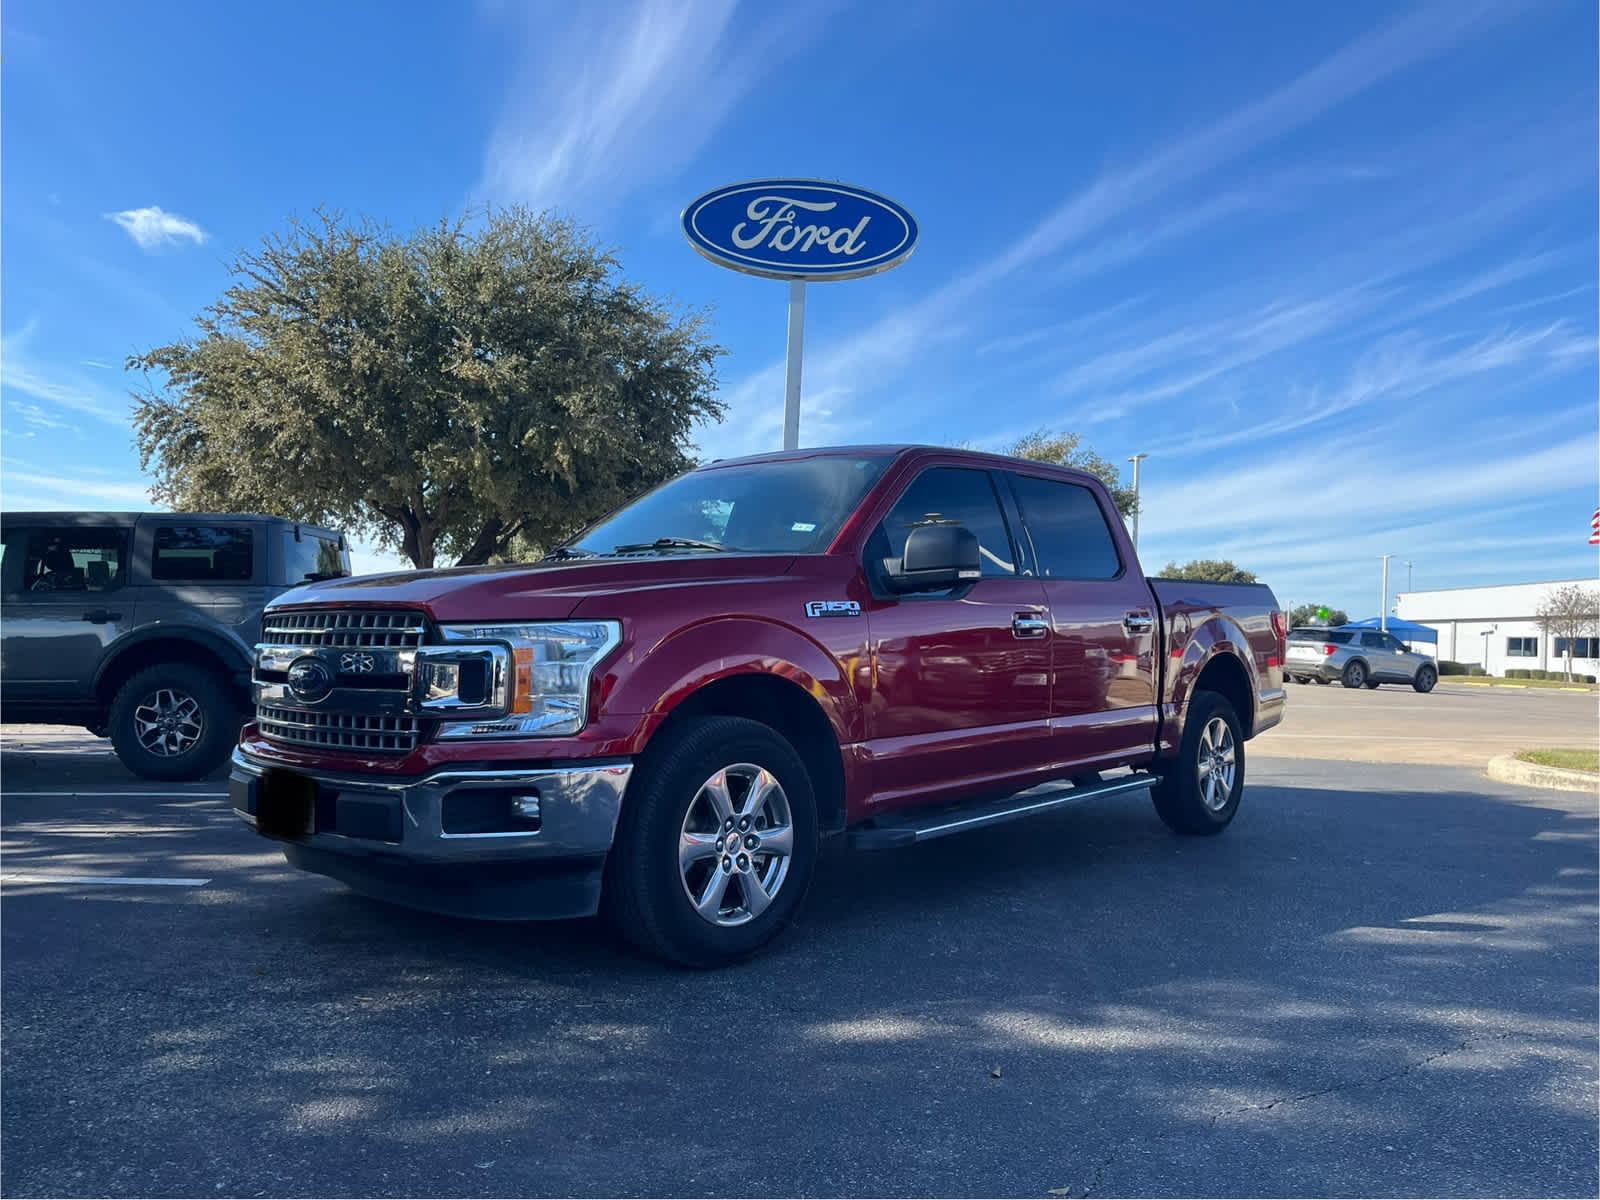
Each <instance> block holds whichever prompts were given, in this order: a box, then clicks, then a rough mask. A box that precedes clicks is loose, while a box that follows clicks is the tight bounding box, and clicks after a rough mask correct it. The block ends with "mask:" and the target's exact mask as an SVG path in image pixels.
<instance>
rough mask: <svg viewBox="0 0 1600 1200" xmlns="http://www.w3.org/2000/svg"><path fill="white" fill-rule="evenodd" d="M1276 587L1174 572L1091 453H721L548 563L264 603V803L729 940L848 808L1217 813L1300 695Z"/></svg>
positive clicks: (537, 899)
mask: <svg viewBox="0 0 1600 1200" xmlns="http://www.w3.org/2000/svg"><path fill="white" fill-rule="evenodd" d="M1285 634H1286V619H1285V615H1284V613H1282V612H1281V611H1280V610H1279V608H1278V604H1277V602H1276V600H1275V599H1274V597H1273V595H1272V592H1271V591H1270V590H1269V589H1268V588H1266V587H1265V586H1261V585H1254V584H1250V585H1240V584H1215V583H1194V582H1188V581H1182V580H1167V579H1155V580H1151V579H1147V578H1146V577H1145V576H1144V574H1143V572H1142V571H1141V570H1140V568H1139V563H1138V560H1137V559H1136V557H1135V556H1134V552H1133V547H1132V545H1131V543H1130V542H1129V539H1128V536H1127V533H1126V530H1125V529H1124V527H1123V523H1122V521H1121V519H1120V518H1119V516H1118V514H1117V512H1116V509H1115V508H1114V507H1113V505H1112V502H1111V498H1110V496H1109V494H1108V493H1107V492H1106V489H1105V488H1104V486H1103V485H1102V484H1101V483H1100V482H1099V480H1097V479H1095V478H1094V477H1093V476H1090V475H1086V474H1082V473H1080V472H1076V471H1070V470H1065V469H1062V468H1057V467H1052V466H1047V465H1044V464H1041V463H1035V462H1027V461H1023V460H1020V459H1014V458H1005V457H1001V456H997V455H989V454H979V453H973V452H967V451H956V450H945V449H938V448H933V447H918V446H910V447H879V446H869V447H846V448H828V449H818V450H798V451H787V452H783V453H776V454H766V455H759V456H755V457H750V458H742V459H736V460H730V461H719V462H714V463H711V464H708V465H706V466H703V467H699V468H697V469H695V470H693V471H690V472H688V473H686V474H684V475H681V476H679V477H677V478H676V479H674V480H672V481H670V482H668V483H666V484H664V485H662V486H661V487H659V488H657V489H655V490H654V491H652V492H649V493H648V494H646V495H645V496H643V497H641V498H640V499H638V500H636V501H634V502H633V503H632V504H630V505H628V506H626V507H624V508H622V509H620V510H619V511H617V512H615V513H613V514H612V515H611V516H609V517H607V518H606V519H604V520H602V521H600V522H599V523H598V524H596V525H594V526H592V527H591V528H589V529H588V530H586V531H585V532H584V533H582V534H581V535H579V536H578V537H577V538H575V539H574V540H573V541H572V543H571V544H569V545H567V546H563V547H561V548H559V549H557V550H556V551H554V552H553V553H552V554H550V555H548V556H547V557H546V558H545V559H544V560H543V561H541V562H539V563H536V564H532V565H526V566H497V567H462V568H452V569H446V570H437V571H424V572H413V573H406V574H397V575H382V576H371V577H364V578H356V579H347V580H342V581H333V582H327V583H320V584H312V585H309V586H307V587H302V588H298V589H296V590H295V591H293V592H290V593H287V594H285V595H284V596H283V597H281V598H280V599H279V600H278V601H276V602H274V603H273V604H272V605H271V606H270V607H269V608H268V610H267V612H266V614H265V616H264V619H263V640H262V644H261V645H260V646H259V647H258V650H257V653H256V661H255V670H254V687H255V700H256V714H255V720H254V722H253V723H251V724H250V725H247V726H246V727H245V729H244V731H243V734H242V736H241V741H240V745H239V747H238V749H237V750H236V752H235V754H234V759H233V769H232V774H231V778H230V784H229V789H230V795H231V801H232V804H233V807H234V808H235V809H236V810H237V811H238V812H239V814H240V815H241V816H243V817H245V818H246V819H247V820H249V821H251V822H252V823H253V824H254V825H255V827H256V829H257V830H258V831H259V832H260V833H261V834H263V835H265V836H267V837H271V838H274V839H277V840H278V841H280V842H281V844H282V846H283V850H284V853H285V855H286V856H287V858H288V860H289V862H291V863H292V864H294V865H295V866H298V867H301V868H304V869H306V870H308V871H315V872H320V873H322V874H324V875H329V876H332V877H333V878H335V879H338V880H342V881H344V882H345V883H346V884H348V885H350V886H351V887H354V888H356V889H357V890H359V891H361V892H364V893H367V894H369V895H372V896H376V897H379V898H382V899H385V900H390V901H394V902H397V903H400V904H405V905H410V906H414V907H418V908H423V909H428V910H432V911H435V912H441V913H449V914H457V915H463V916H473V917H489V918H500V919H528V918H546V917H575V916H583V915H589V914H592V913H595V912H596V911H599V910H601V909H602V908H603V909H604V910H605V911H607V912H608V913H609V914H610V915H611V916H612V917H613V918H614V919H615V920H616V922H617V923H618V925H619V926H620V928H621V929H622V930H623V931H624V932H625V933H626V934H627V935H628V936H629V937H630V938H631V939H632V940H633V941H634V942H635V943H636V944H638V945H639V946H641V947H643V948H644V949H646V950H648V951H651V952H653V953H655V954H658V955H661V956H663V957H665V958H668V959H671V960H675V961H678V962H682V963H687V964H692V965H699V966H710V965H715V964H718V963H723V962H727V961H730V960H733V959H736V958H738V957H741V956H743V955H747V954H749V953H751V952H753V951H754V950H756V949H757V948H759V947H760V946H762V945H763V944H764V943H766V942H768V941H769V940H770V939H771V938H772V937H773V936H774V935H776V934H777V933H778V932H779V931H780V930H781V929H782V928H783V927H784V926H785V925H786V924H787V923H788V922H789V921H790V919H791V918H792V917H793V916H794V914H795V911H796V909H797V908H798V907H799V906H800V903H801V901H802V899H803V898H804V895H805V892H806V889H807V886H808V885H809V883H810V881H811V876H812V871H813V867H814V864H815V862H816V856H817V848H818V842H819V839H820V838H821V837H823V836H826V835H830V834H843V835H845V836H846V837H847V838H848V839H849V841H850V842H851V843H852V844H853V846H855V847H857V848H859V849H861V850H872V849H883V848H890V847H899V846H905V845H909V844H912V843H915V842H918V841H923V840H926V839H928V838H933V837H940V836H944V835H948V834H954V833H959V832H962V831H965V830H969V829H973V828H977V827H980V826H983V825H987V824H992V823H994V822H997V821H1003V820H1008V819H1011V818H1015V817H1021V816H1026V815H1028V814H1032V813H1038V812H1041V811H1045V810H1048V809H1052V808H1055V807H1058V806H1060V805H1063V804H1067V803H1070V802H1072V801H1074V800H1079V799H1083V798H1086V797H1090V796H1103V795H1106V794H1108V793H1128V794H1134V793H1142V792H1148V793H1149V794H1150V796H1151V798H1152V799H1153V801H1154V804H1155V809H1156V812H1157V813H1158V814H1159V815H1160V818H1161V820H1162V821H1164V822H1165V823H1166V824H1167V825H1168V826H1170V827H1171V828H1172V829H1174V830H1176V831H1177V832H1179V833H1185V834H1212V833H1217V832H1219V831H1221V830H1222V829H1223V828H1224V827H1225V826H1226V825H1227V824H1228V823H1229V822H1230V821H1231V820H1232V819H1233V816H1234V813H1235V811H1236V810H1237V808H1238V805H1239V798H1240V794H1241V792H1242V790H1243V787H1244V743H1245V741H1246V740H1248V739H1249V738H1251V737H1254V736H1255V735H1256V734H1258V733H1260V732H1261V731H1262V730H1264V729H1267V728H1269V727H1271V726H1272V725H1274V724H1276V723H1277V722H1278V721H1279V720H1280V719H1281V717H1282V712H1283V706H1284V688H1283V656H1284V638H1285Z"/></svg>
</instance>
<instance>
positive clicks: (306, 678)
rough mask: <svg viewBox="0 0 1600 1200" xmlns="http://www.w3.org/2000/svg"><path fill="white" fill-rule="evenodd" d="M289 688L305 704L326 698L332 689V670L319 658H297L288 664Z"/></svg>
mask: <svg viewBox="0 0 1600 1200" xmlns="http://www.w3.org/2000/svg"><path fill="white" fill-rule="evenodd" d="M289 690H290V691H291V692H293V693H294V696H295V699H296V700H300V701H302V702H304V703H306V704H315V703H316V702H317V701H318V700H326V699H327V697H328V693H329V692H331V691H333V672H332V671H330V670H329V669H328V664H327V663H325V662H323V661H322V660H321V659H320V658H310V657H307V658H297V659H295V660H294V661H293V662H292V663H290V664H289Z"/></svg>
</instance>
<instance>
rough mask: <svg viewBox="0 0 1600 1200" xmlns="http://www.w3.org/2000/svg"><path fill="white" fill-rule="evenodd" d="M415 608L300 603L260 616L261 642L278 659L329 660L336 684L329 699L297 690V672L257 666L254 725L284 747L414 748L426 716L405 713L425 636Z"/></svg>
mask: <svg viewBox="0 0 1600 1200" xmlns="http://www.w3.org/2000/svg"><path fill="white" fill-rule="evenodd" d="M427 630H428V623H427V619H426V618H425V617H424V616H423V615H422V614H421V613H417V612H404V611H389V610H352V609H299V610H296V611H293V612H278V613H273V612H269V613H267V614H266V615H265V616H264V617H263V618H262V637H261V645H262V647H263V649H264V650H265V651H268V652H271V651H276V652H277V655H276V658H278V659H279V660H281V659H282V658H283V657H285V656H293V657H294V661H295V662H296V663H298V662H299V661H300V660H301V659H302V658H307V659H314V660H316V661H317V662H319V663H321V664H323V665H324V666H325V667H326V669H327V670H328V672H329V674H330V676H331V679H332V680H333V682H334V683H336V684H337V689H336V690H333V691H332V693H331V694H330V695H328V696H327V698H326V699H325V700H322V701H311V700H309V699H306V698H304V697H301V696H299V695H298V694H297V693H296V692H295V690H294V688H293V686H292V676H293V674H294V672H293V670H292V669H290V670H288V671H283V670H265V669H263V668H262V667H261V666H260V665H259V663H258V666H257V668H256V671H255V683H256V685H257V687H256V697H257V698H256V724H257V725H258V726H259V727H260V730H261V736H262V737H263V738H264V739H266V740H267V741H269V742H275V743H278V744H280V745H284V746H294V747H300V748H313V749H318V750H339V751H346V752H354V753H360V754H386V755H387V754H393V755H403V754H409V753H410V752H411V751H413V750H415V749H416V748H417V745H418V744H419V743H420V741H421V740H422V726H421V722H420V721H419V720H418V719H417V717H416V716H414V715H411V714H410V712H408V711H405V710H406V709H407V708H408V701H409V698H410V695H411V692H412V685H413V684H414V682H415V668H414V665H413V662H414V659H413V657H412V656H411V655H409V654H406V653H405V652H406V651H413V650H416V649H418V648H419V647H421V646H422V645H423V644H424V643H425V642H426V641H427Z"/></svg>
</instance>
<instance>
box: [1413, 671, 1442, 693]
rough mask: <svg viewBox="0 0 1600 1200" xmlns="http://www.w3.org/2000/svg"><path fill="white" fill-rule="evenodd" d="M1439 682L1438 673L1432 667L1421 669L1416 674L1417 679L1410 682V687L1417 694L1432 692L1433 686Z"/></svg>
mask: <svg viewBox="0 0 1600 1200" xmlns="http://www.w3.org/2000/svg"><path fill="white" fill-rule="evenodd" d="M1438 682H1439V672H1438V671H1436V670H1434V669H1433V668H1432V667H1423V668H1422V669H1420V670H1419V671H1418V672H1417V677H1416V678H1415V679H1413V680H1412V681H1411V686H1412V687H1414V688H1416V689H1417V691H1419V692H1431V691H1433V685H1434V684H1436V683H1438Z"/></svg>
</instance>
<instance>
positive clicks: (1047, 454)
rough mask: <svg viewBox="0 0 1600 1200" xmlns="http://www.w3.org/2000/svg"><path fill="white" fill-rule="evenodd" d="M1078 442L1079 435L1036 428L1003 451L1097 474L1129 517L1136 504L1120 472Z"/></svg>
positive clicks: (1119, 508)
mask: <svg viewBox="0 0 1600 1200" xmlns="http://www.w3.org/2000/svg"><path fill="white" fill-rule="evenodd" d="M1082 443H1083V438H1082V437H1081V436H1080V435H1079V434H1076V433H1065V432H1061V433H1051V432H1049V431H1047V430H1043V429H1040V430H1036V431H1035V432H1033V433H1030V434H1028V435H1027V436H1026V437H1024V438H1021V439H1019V440H1018V441H1017V442H1016V443H1015V444H1014V445H1012V446H1011V448H1010V449H1008V450H1005V451H1004V452H1003V453H1006V454H1009V455H1011V456H1013V457H1014V458H1031V459H1032V460H1033V461H1034V462H1047V463H1055V464H1056V465H1057V466H1062V467H1071V468H1072V469H1073V470H1075V471H1087V472H1088V473H1089V474H1091V475H1095V476H1098V477H1099V479H1100V482H1101V483H1103V484H1105V485H1106V490H1107V491H1109V492H1110V493H1111V500H1112V502H1113V503H1114V504H1115V505H1116V506H1117V511H1118V512H1120V513H1121V514H1122V515H1123V516H1124V517H1131V516H1133V514H1134V512H1135V511H1137V509H1138V507H1139V503H1138V500H1137V499H1136V498H1135V497H1134V494H1133V489H1132V488H1131V487H1124V486H1123V485H1122V472H1121V471H1119V470H1118V469H1117V468H1116V466H1114V465H1113V464H1112V463H1111V462H1110V461H1109V460H1107V459H1104V458H1101V457H1100V456H1099V455H1098V454H1096V453H1095V452H1094V451H1093V450H1090V449H1089V448H1088V447H1087V446H1084V445H1083V444H1082Z"/></svg>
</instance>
